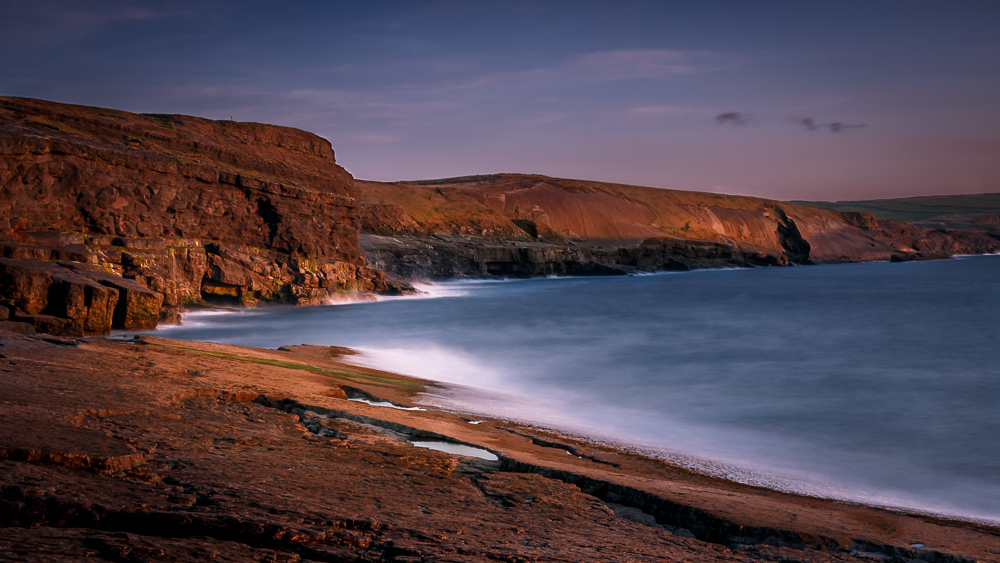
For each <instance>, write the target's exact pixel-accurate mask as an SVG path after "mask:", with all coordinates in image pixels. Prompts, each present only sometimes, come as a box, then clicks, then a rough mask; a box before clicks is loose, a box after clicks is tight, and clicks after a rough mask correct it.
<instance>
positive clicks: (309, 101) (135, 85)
mask: <svg viewBox="0 0 1000 563" xmlns="http://www.w3.org/2000/svg"><path fill="white" fill-rule="evenodd" d="M84 5H85V7H84ZM998 30H1000V2H997V1H987V2H955V1H952V2H944V1H941V2H936V3H925V2H915V1H900V2H896V1H888V0H885V1H878V2H872V1H869V0H866V1H863V2H854V1H838V2H829V3H823V4H822V5H819V3H816V2H799V1H794V2H765V1H754V2H746V1H733V2H684V3H682V2H667V1H655V2H628V1H624V2H616V3H614V5H613V6H612V3H610V2H585V1H582V0H581V1H565V2H560V1H547V2H539V1H537V0H535V1H527V2H500V1H494V2H478V3H473V2H416V1H406V2H356V1H355V2H319V1H317V2H280V3H279V2H269V3H264V2H261V3H254V2H211V1H208V2H191V3H186V2H181V1H172V2H127V1H107V2H100V1H96V2H86V3H82V2H77V1H66V2H49V1H45V0H32V1H21V0H4V1H3V3H2V5H0V52H2V54H3V56H2V57H0V94H3V95H15V96H29V97H37V98H44V99H50V100H55V101H61V102H69V103H78V104H87V105H97V106H104V107H114V108H120V109H125V110H129V111H137V112H153V113H186V114H193V115H199V116H203V117H210V118H216V119H228V118H229V117H230V116H233V117H235V118H236V119H239V120H243V121H261V122H266V123H277V124H281V125H289V126H293V127H300V128H303V129H306V130H309V131H313V132H315V133H318V134H320V135H322V136H324V137H326V138H328V139H330V141H331V142H332V143H333V146H334V149H335V150H336V151H337V158H338V161H339V162H340V164H341V165H343V166H344V167H345V168H347V169H348V170H349V171H350V172H351V173H352V174H354V175H355V176H356V177H358V178H364V179H372V180H399V179H423V178H436V177H445V176H457V175H463V174H484V173H493V172H528V173H540V174H549V175H553V176H563V177H572V178H586V179H593V180H605V181H614V182H622V183H632V184H640V185H648V186H658V187H670V188H681V189H692V190H703V191H716V192H723V193H736V194H749V195H758V196H764V197H772V198H779V199H863V198H879V197H901V196H910V195H928V194H939V193H981V192H998V191H1000V31H998Z"/></svg>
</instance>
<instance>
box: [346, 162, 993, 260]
mask: <svg viewBox="0 0 1000 563" xmlns="http://www.w3.org/2000/svg"><path fill="white" fill-rule="evenodd" d="M357 188H358V199H359V201H360V208H361V220H362V229H361V230H362V237H361V241H362V249H363V250H364V251H365V253H366V255H367V257H368V260H369V262H370V263H371V264H373V265H375V266H377V267H379V268H381V269H384V270H386V271H389V272H394V273H397V274H400V275H404V276H412V277H425V278H432V279H434V278H438V279H440V278H449V277H493V276H505V277H510V276H514V277H518V276H523V277H527V276H537V275H553V274H556V275H572V274H585V275H600V274H623V273H629V272H632V271H637V270H645V271H653V270H676V269H681V270H683V269H690V268H706V267H709V268H710V267H726V266H730V267H731V266H773V265H790V264H814V263H824V262H858V261H872V260H889V259H890V258H892V257H896V259H897V260H899V259H910V258H913V257H924V258H932V257H935V256H936V257H942V256H943V255H950V254H981V253H989V252H996V251H997V249H1000V240H998V239H997V237H994V236H990V235H988V234H986V233H970V232H961V231H947V230H941V229H934V228H926V227H917V226H914V225H911V224H909V223H904V222H900V221H887V220H882V219H877V218H875V217H874V216H872V215H871V214H869V213H840V212H837V211H831V210H827V209H819V208H815V207H808V206H803V205H794V204H790V203H786V202H780V201H774V200H767V199H760V198H754V197H743V196H731V195H723V194H712V193H700V192H685V191H678V190H665V189H657V188H645V187H640V186H627V185H622V184H608V183H603V182H590V181H585V180H568V179H562V178H550V177H547V176H538V175H527V174H492V175H483V176H467V177H461V178H449V179H443V180H427V181H421V182H397V183H391V184H389V183H381V182H368V181H360V180H359V181H358V182H357Z"/></svg>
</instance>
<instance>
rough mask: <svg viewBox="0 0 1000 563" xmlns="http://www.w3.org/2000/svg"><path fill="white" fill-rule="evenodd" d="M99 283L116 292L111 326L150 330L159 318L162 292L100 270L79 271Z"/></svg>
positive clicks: (154, 326)
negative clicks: (116, 298) (115, 303)
mask: <svg viewBox="0 0 1000 563" xmlns="http://www.w3.org/2000/svg"><path fill="white" fill-rule="evenodd" d="M81 274H84V275H86V276H87V277H89V278H91V279H93V280H94V281H96V282H98V283H99V284H101V285H103V286H105V287H108V288H111V289H114V290H116V291H117V292H118V303H117V305H116V306H115V308H114V319H113V322H112V327H113V328H121V329H125V330H150V329H154V328H156V323H157V321H159V319H160V305H162V304H163V294H161V293H156V292H155V291H152V290H150V289H147V288H146V287H145V286H143V285H142V284H141V283H139V282H137V281H135V280H129V279H125V278H121V277H118V276H116V275H113V274H106V273H101V272H89V271H88V272H81Z"/></svg>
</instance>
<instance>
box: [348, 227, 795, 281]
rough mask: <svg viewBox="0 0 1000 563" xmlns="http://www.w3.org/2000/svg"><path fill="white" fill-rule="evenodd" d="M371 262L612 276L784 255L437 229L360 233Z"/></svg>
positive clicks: (415, 271) (466, 271) (464, 272)
mask: <svg viewBox="0 0 1000 563" xmlns="http://www.w3.org/2000/svg"><path fill="white" fill-rule="evenodd" d="M361 248H362V249H363V250H364V251H365V253H366V255H367V256H368V260H369V263H371V264H372V265H373V266H375V267H377V268H379V269H381V270H383V271H385V272H389V273H392V274H395V275H397V276H400V277H403V278H411V279H427V280H446V279H451V278H490V277H499V278H530V277H539V276H608V275H610V276H615V275H626V274H630V273H635V272H655V271H671V270H673V271H678V270H682V271H683V270H693V269H697V268H725V267H735V266H742V267H755V266H778V265H787V264H788V263H789V262H788V259H787V258H786V257H785V256H783V255H776V254H773V253H767V252H764V251H762V250H760V249H752V248H748V247H741V246H739V245H735V244H732V243H727V242H715V241H701V240H688V239H679V238H673V237H660V238H656V239H647V240H644V241H642V242H641V243H640V244H637V245H630V246H607V247H603V246H593V245H588V246H583V245H580V246H561V245H555V244H549V243H545V242H517V241H511V242H506V243H504V242H493V241H483V240H481V239H478V238H475V237H469V236H460V235H448V234H446V233H438V234H437V235H435V236H432V237H414V236H410V237H387V236H379V235H369V234H362V235H361Z"/></svg>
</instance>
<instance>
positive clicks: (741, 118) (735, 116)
mask: <svg viewBox="0 0 1000 563" xmlns="http://www.w3.org/2000/svg"><path fill="white" fill-rule="evenodd" d="M751 123H753V118H752V117H750V114H747V113H742V112H738V111H727V112H724V113H720V114H719V115H717V116H715V124H716V125H729V126H732V127H744V126H746V125H750V124H751Z"/></svg>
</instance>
